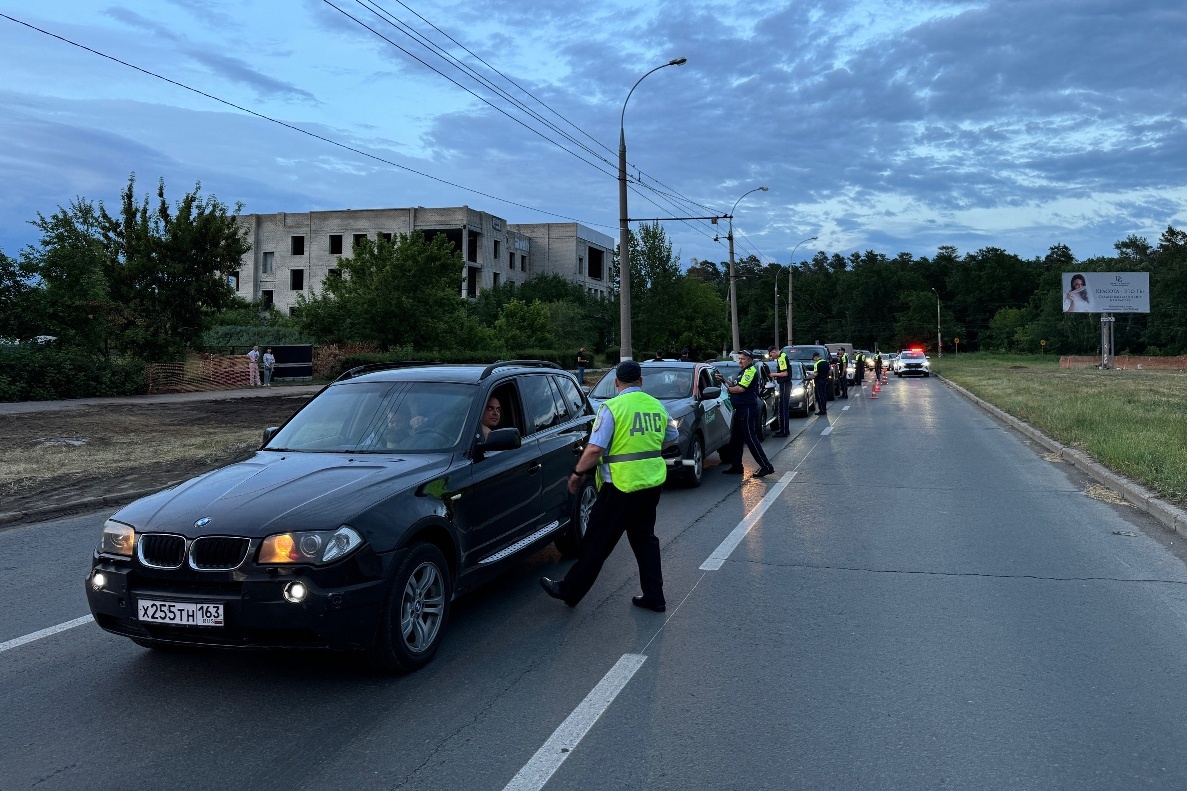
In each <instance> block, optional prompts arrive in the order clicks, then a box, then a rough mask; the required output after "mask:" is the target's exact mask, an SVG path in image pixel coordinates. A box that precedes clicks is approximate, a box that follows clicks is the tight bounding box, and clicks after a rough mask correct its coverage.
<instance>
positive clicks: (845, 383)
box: [840, 348, 849, 398]
mask: <svg viewBox="0 0 1187 791" xmlns="http://www.w3.org/2000/svg"><path fill="white" fill-rule="evenodd" d="M840 359H841V378H840V382H841V398H848V397H849V355H848V354H846V353H845V349H844V348H842V349H841V357H840Z"/></svg>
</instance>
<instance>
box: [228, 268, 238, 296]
mask: <svg viewBox="0 0 1187 791" xmlns="http://www.w3.org/2000/svg"><path fill="white" fill-rule="evenodd" d="M227 285H229V286H230V287H231V288H233V289H235V290H236V291H238V290H239V270H238V269H236V270H235V271H234V272H232V273H231V274H230V275H228V276H227Z"/></svg>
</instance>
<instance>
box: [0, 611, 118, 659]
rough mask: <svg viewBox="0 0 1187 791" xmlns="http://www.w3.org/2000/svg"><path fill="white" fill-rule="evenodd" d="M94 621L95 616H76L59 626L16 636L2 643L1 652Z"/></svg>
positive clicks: (0, 644) (0, 645)
mask: <svg viewBox="0 0 1187 791" xmlns="http://www.w3.org/2000/svg"><path fill="white" fill-rule="evenodd" d="M94 622H95V619H94V618H92V617H91V616H89V615H84V616H82V617H81V618H75V619H74V620H73V621H66V623H60V624H58V625H57V626H50V627H49V628H47V629H41V630H40V631H36V632H33V633H31V634H27V635H25V636H24V637H14V638H13V639H11V640H7V641H5V642H3V643H0V654H2V653H4V652H5V651H10V650H12V649H13V648H20V647H21V646H22V645H25V644H26V643H31V642H33V641H34V640H40V639H41V638H43V637H49V636H50V635H52V634H57V633H58V632H64V631H66V630H67V629H73V628H74V627H76V626H82V625H83V624H84V623H94Z"/></svg>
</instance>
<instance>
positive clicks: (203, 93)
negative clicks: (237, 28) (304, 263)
mask: <svg viewBox="0 0 1187 791" xmlns="http://www.w3.org/2000/svg"><path fill="white" fill-rule="evenodd" d="M0 18H3V19H7V20H8V21H9V22H15V23H16V24H18V25H21V26H23V27H26V28H28V29H30V30H33V31H36V32H38V33H41V34H42V35H45V36H49V37H50V38H54V39H57V40H58V41H61V42H62V43H64V44H69V45H70V46H72V47H77V48H79V49H81V50H84V51H86V52H89V53H91V54H92V55H98V56H99V57H101V58H105V59H106V60H109V61H112V62H113V63H118V64H120V65H121V66H125V67H127V68H129V69H133V70H134V71H138V72H140V73H141V74H146V75H148V76H149V77H154V78H156V79H158V80H161V81H163V82H167V83H169V84H170V85H174V86H176V87H178V88H182V89H184V90H187V91H190V92H191V93H196V94H198V95H199V96H203V97H205V98H207V99H210V100H212V101H215V102H218V103H220V104H223V105H226V106H227V107H231V108H234V109H236V110H238V111H240V112H243V113H247V114H248V115H252V116H255V117H256V118H260V119H262V120H264V121H269V122H270V123H273V124H276V125H278V126H283V127H284V128H286V129H290V130H292V131H294V132H299V133H301V134H303V135H306V136H308V137H312V138H314V139H316V140H320V141H322V142H323V143H329V144H330V145H332V146H337V147H338V148H341V149H343V150H345V151H350V152H351V153H354V154H358V155H359V156H362V157H366V158H368V159H373V160H375V161H376V162H382V163H383V164H385V165H389V166H391V167H394V168H397V169H399V170H403V171H406V172H408V173H412V174H414V175H417V176H421V177H423V178H426V179H429V180H431V181H435V182H437V183H439V184H444V185H446V186H449V187H454V188H455V189H460V190H464V191H465V192H469V193H472V194H474V195H479V196H481V197H483V198H490V199H491V200H496V201H499V202H500V203H505V204H507V205H509V206H517V207H519V208H521V209H527V210H529V211H534V212H539V213H540V214H545V215H547V216H549V217H558V218H560V219H562V220H571V221H573V222H579V223H582V224H583V225H589V226H593V227H597V228H612V227H614V226H611V225H607V224H605V223H594V222H589V221H587V220H581V219H578V218H576V217H569V216H568V215H565V214H558V213H557V212H551V211H547V210H545V209H539V208H536V207H535V206H529V205H527V204H526V203H520V202H518V201H513V200H510V199H509V198H501V197H499V196H498V195H492V194H490V193H488V192H483V191H482V190H478V189H474V188H473V187H467V186H465V185H463V184H458V183H456V182H453V181H449V180H448V179H443V178H440V177H439V176H434V175H431V174H429V173H425V172H424V171H420V170H416V169H415V168H410V167H408V166H407V165H401V164H400V163H398V162H393V161H392V160H390V159H386V158H384V157H381V156H378V155H377V154H372V153H370V152H368V151H364V150H362V149H359V148H355V147H354V146H350V145H347V144H346V143H340V142H338V141H337V140H333V139H331V138H328V137H326V136H324V135H319V134H317V133H316V132H310V131H309V130H307V129H302V128H301V127H299V126H295V125H293V124H290V123H288V122H287V121H281V120H280V119H278V118H273V117H272V116H270V115H265V114H264V113H261V112H259V111H257V110H252V109H250V108H248V107H244V106H242V105H239V104H235V103H234V102H231V101H228V100H226V99H223V98H221V97H218V96H215V95H214V94H212V93H207V92H206V91H203V90H200V89H198V88H194V87H192V86H189V85H186V84H185V83H183V82H178V81H177V80H174V79H171V78H169V77H165V76H164V75H161V74H157V73H156V72H154V71H150V70H149V69H146V68H143V67H141V66H137V65H136V64H134V63H129V62H128V61H125V60H121V59H119V58H117V57H115V56H113V55H108V54H107V53H105V52H100V51H99V50H97V49H94V48H93V47H88V46H87V45H85V44H80V43H79V42H77V41H74V40H72V39H68V38H66V37H65V36H61V35H58V34H57V33H53V32H50V31H48V30H44V29H42V28H39V27H37V26H36V25H33V24H30V23H28V22H25V21H24V20H21V19H17V18H16V17H13V16H9V15H8V14H5V13H3V12H0Z"/></svg>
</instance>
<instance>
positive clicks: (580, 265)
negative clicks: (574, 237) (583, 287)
mask: <svg viewBox="0 0 1187 791" xmlns="http://www.w3.org/2000/svg"><path fill="white" fill-rule="evenodd" d="M577 274H579V275H584V274H585V256H583V255H579V256H577Z"/></svg>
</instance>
